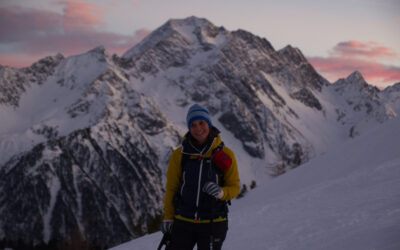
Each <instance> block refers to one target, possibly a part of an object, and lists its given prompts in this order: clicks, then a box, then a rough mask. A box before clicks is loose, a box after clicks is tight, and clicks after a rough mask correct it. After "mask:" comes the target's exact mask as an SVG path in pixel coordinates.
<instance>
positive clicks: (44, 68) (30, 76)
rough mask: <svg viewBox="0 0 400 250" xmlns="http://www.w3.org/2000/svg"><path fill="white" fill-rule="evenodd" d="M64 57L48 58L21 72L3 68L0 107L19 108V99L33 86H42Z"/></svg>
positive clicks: (0, 83)
mask: <svg viewBox="0 0 400 250" xmlns="http://www.w3.org/2000/svg"><path fill="white" fill-rule="evenodd" d="M63 58H64V57H63V56H62V55H61V54H58V55H57V56H54V57H46V58H43V59H42V60H40V61H38V62H36V63H34V64H33V65H32V66H31V67H28V68H23V69H21V70H17V69H13V68H9V67H2V68H1V69H0V77H1V82H0V105H8V106H12V107H18V103H19V98H20V96H21V94H22V93H24V92H25V91H26V89H27V88H29V87H30V86H31V85H32V84H42V83H43V82H44V81H46V79H47V77H48V76H50V75H51V74H53V73H54V69H55V68H56V67H57V65H58V64H59V63H60V62H61V60H62V59H63Z"/></svg>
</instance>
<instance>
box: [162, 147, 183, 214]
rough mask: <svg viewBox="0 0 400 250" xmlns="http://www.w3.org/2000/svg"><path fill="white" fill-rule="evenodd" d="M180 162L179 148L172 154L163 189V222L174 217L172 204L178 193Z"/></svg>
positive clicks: (180, 176) (180, 175) (180, 173)
mask: <svg viewBox="0 0 400 250" xmlns="http://www.w3.org/2000/svg"><path fill="white" fill-rule="evenodd" d="M181 161H182V153H181V148H178V149H176V150H175V151H174V152H172V155H171V158H170V159H169V164H168V170H167V184H166V187H165V199H164V220H173V219H174V216H175V206H174V204H173V199H174V196H175V194H176V193H177V192H178V189H179V187H180V182H181V178H182V167H181Z"/></svg>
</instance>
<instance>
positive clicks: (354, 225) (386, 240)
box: [113, 118, 400, 250]
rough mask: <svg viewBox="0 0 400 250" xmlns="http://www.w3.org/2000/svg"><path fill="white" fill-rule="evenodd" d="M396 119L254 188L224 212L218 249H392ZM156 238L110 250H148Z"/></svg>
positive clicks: (399, 218) (399, 235) (397, 173)
mask: <svg viewBox="0 0 400 250" xmlns="http://www.w3.org/2000/svg"><path fill="white" fill-rule="evenodd" d="M399 148H400V119H398V118H396V119H394V120H392V121H389V122H387V123H385V124H383V125H381V126H379V127H376V128H375V129H374V130H371V131H369V133H367V134H365V135H363V136H360V137H358V138H356V139H353V140H349V141H348V142H347V143H345V144H343V145H342V147H340V148H336V149H335V150H332V151H330V152H329V153H327V154H325V155H323V156H320V157H318V158H315V159H314V160H311V161H310V162H309V163H307V164H305V165H304V166H302V167H300V168H297V169H295V170H293V171H290V172H289V173H287V174H285V175H282V176H280V177H278V178H276V179H274V180H272V181H270V182H267V183H265V185H262V186H259V187H258V188H256V189H254V190H253V191H252V192H250V193H249V194H248V195H247V196H245V197H244V198H243V199H240V200H234V201H233V202H232V206H231V208H230V210H231V213H230V221H229V228H230V229H229V231H228V236H227V239H226V241H225V244H224V247H223V248H224V249H232V250H235V249H237V250H243V249H248V250H260V249H269V250H286V249H287V250H293V249H296V250H301V249H304V250H312V249H315V250H320V249H324V250H326V249H332V250H333V249H335V250H336V249H341V250H346V249H349V250H366V249H371V250H372V249H379V250H389V249H393V250H395V249H400V150H399ZM160 240H161V233H155V234H151V235H147V236H145V237H142V238H139V239H136V240H133V241H131V242H128V243H125V244H123V245H120V246H118V247H115V248H113V250H125V249H126V250H128V249H142V250H146V249H156V247H157V245H158V243H159V241H160Z"/></svg>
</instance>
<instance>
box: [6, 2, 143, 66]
mask: <svg viewBox="0 0 400 250" xmlns="http://www.w3.org/2000/svg"><path fill="white" fill-rule="evenodd" d="M60 4H62V7H63V8H62V10H63V11H62V13H56V12H52V11H46V10H36V9H29V8H22V7H19V6H12V7H8V8H0V33H1V34H7V35H6V36H1V37H0V64H2V65H10V66H15V67H21V66H29V65H30V64H31V63H33V62H34V61H31V62H30V63H26V62H27V61H28V58H29V59H32V58H35V59H34V60H38V59H40V58H42V57H45V56H48V55H53V54H56V53H62V54H64V55H65V56H69V55H72V54H77V53H83V52H85V51H87V50H90V49H93V48H94V47H96V46H99V45H103V46H104V47H105V48H106V50H107V51H108V52H109V53H117V54H122V53H124V52H125V51H127V50H128V49H130V48H131V47H133V46H134V45H135V44H137V43H138V42H140V41H141V40H142V39H143V38H144V37H145V36H147V35H148V34H149V33H150V30H146V29H141V30H137V31H136V32H135V33H132V35H124V34H117V33H113V32H107V31H102V30H101V28H103V26H104V15H105V12H104V11H105V10H104V9H103V8H102V7H100V6H97V5H95V4H92V3H86V2H84V1H61V2H60ZM13 55H14V57H13ZM22 59H24V60H22ZM18 62H21V63H18Z"/></svg>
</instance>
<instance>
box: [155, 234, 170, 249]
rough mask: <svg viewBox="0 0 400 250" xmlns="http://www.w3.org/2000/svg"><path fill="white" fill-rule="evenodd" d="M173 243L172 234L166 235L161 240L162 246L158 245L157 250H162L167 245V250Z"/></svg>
mask: <svg viewBox="0 0 400 250" xmlns="http://www.w3.org/2000/svg"><path fill="white" fill-rule="evenodd" d="M170 241H171V235H170V233H165V234H164V236H163V237H162V239H161V242H160V244H159V245H158V248H157V250H161V248H162V246H163V245H165V248H167V247H168V245H169V243H170Z"/></svg>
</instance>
